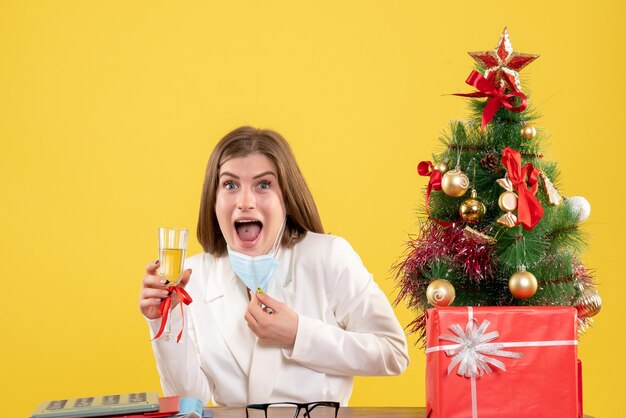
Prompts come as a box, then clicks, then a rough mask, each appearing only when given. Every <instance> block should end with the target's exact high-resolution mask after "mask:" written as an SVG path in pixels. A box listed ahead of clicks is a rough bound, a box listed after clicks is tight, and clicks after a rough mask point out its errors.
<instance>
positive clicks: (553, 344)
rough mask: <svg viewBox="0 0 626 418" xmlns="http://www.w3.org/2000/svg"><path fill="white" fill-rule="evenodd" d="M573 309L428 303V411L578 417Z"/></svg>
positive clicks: (434, 415)
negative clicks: (436, 305) (445, 305)
mask: <svg viewBox="0 0 626 418" xmlns="http://www.w3.org/2000/svg"><path fill="white" fill-rule="evenodd" d="M577 335H578V334H577V323H576V309H574V308H571V307H548V306H541V307H508V306H507V307H474V308H472V307H447V308H439V307H437V308H433V309H428V310H427V311H426V416H427V417H429V418H457V417H458V418H461V417H463V418H467V417H472V418H491V417H498V418H502V417H506V418H517V417H520V418H521V417H524V418H528V417H533V418H540V417H546V418H547V417H549V418H555V417H558V418H577V417H582V406H581V405H582V403H581V396H582V394H581V393H580V389H579V382H580V380H579V379H580V372H579V366H578V359H577V345H578V338H577Z"/></svg>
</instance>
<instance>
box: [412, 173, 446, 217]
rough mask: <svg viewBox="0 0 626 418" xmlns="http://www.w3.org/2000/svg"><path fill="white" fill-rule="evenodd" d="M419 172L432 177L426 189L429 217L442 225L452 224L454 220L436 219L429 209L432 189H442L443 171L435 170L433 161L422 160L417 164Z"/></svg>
mask: <svg viewBox="0 0 626 418" xmlns="http://www.w3.org/2000/svg"><path fill="white" fill-rule="evenodd" d="M417 172H418V174H419V175H420V176H424V177H430V180H429V181H428V187H427V189H426V213H427V214H428V217H429V218H430V219H432V220H433V221H435V222H437V223H438V224H439V225H441V226H449V225H452V222H442V221H438V220H437V219H434V218H433V217H432V216H430V210H428V206H429V202H430V192H431V191H432V189H435V190H441V176H442V174H441V171H439V170H435V168H434V165H433V163H431V162H430V161H422V162H420V163H419V164H418V165H417Z"/></svg>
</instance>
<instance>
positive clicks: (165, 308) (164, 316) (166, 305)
mask: <svg viewBox="0 0 626 418" xmlns="http://www.w3.org/2000/svg"><path fill="white" fill-rule="evenodd" d="M167 290H168V291H169V292H170V294H169V296H168V297H166V298H165V299H163V300H162V301H161V305H159V315H161V327H160V328H159V332H157V335H155V336H154V338H153V340H156V339H157V338H159V337H160V336H161V334H163V331H164V330H165V324H167V320H168V316H169V314H170V307H171V306H172V295H173V294H174V293H176V296H178V301H179V303H178V304H179V305H180V314H181V316H182V318H183V326H182V327H181V329H180V332H179V333H178V336H177V337H176V342H180V338H181V337H182V336H183V329H184V328H185V312H184V310H183V304H184V305H189V304H190V303H191V302H193V300H192V299H191V296H189V293H187V291H185V289H183V288H182V287H179V286H168V287H167Z"/></svg>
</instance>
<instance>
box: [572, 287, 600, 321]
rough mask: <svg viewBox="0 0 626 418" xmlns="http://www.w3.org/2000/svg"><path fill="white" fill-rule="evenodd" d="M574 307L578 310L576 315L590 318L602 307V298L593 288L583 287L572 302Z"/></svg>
mask: <svg viewBox="0 0 626 418" xmlns="http://www.w3.org/2000/svg"><path fill="white" fill-rule="evenodd" d="M574 307H575V308H576V310H577V311H578V316H580V317H583V318H591V317H592V316H595V315H597V314H598V312H600V309H602V299H601V298H600V295H599V294H598V292H596V291H595V290H594V289H591V288H589V289H585V290H584V291H583V293H582V294H581V295H580V296H579V297H578V299H576V301H575V302H574Z"/></svg>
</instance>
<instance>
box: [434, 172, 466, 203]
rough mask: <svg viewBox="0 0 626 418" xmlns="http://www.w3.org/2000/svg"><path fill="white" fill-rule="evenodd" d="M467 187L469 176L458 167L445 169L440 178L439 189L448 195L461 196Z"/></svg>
mask: <svg viewBox="0 0 626 418" xmlns="http://www.w3.org/2000/svg"><path fill="white" fill-rule="evenodd" d="M467 189H469V177H467V174H465V173H464V172H462V171H461V170H459V169H458V168H455V169H454V170H449V171H447V172H446V174H444V175H443V178H442V179H441V190H443V192H444V193H445V194H447V195H448V196H451V197H461V196H463V195H464V194H465V193H466V192H467Z"/></svg>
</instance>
